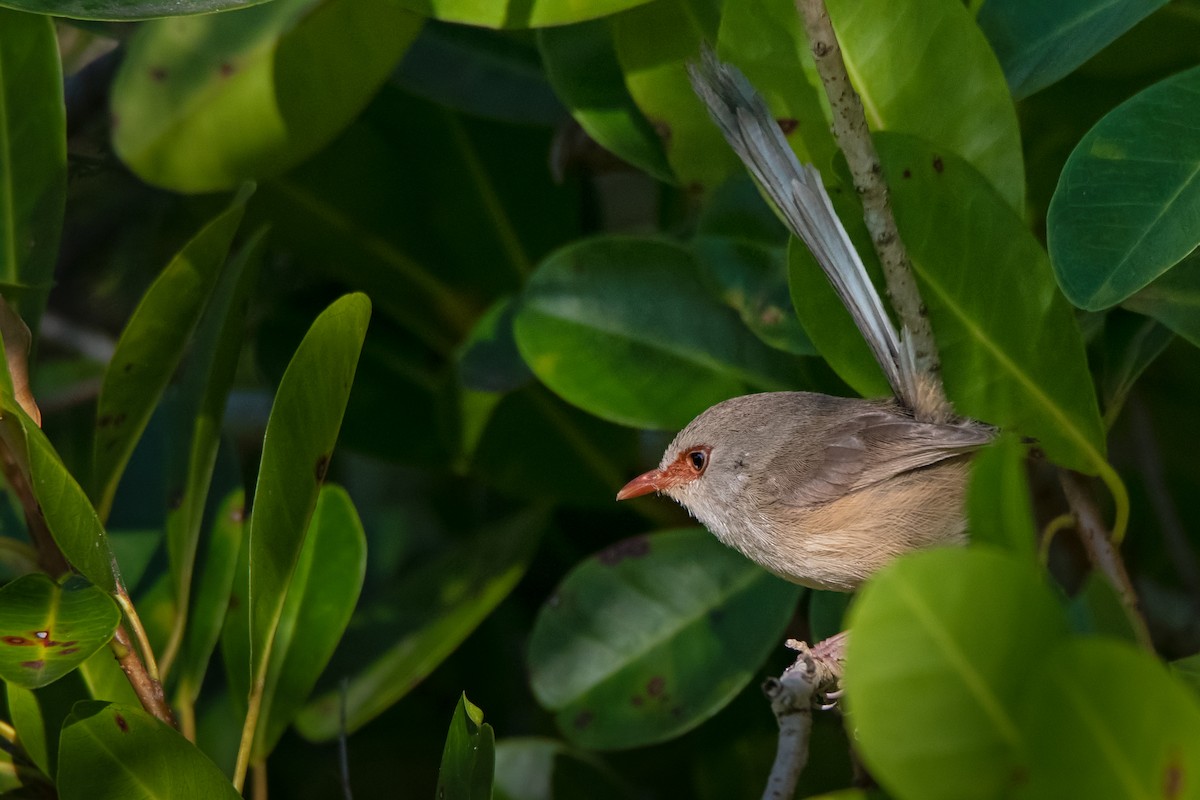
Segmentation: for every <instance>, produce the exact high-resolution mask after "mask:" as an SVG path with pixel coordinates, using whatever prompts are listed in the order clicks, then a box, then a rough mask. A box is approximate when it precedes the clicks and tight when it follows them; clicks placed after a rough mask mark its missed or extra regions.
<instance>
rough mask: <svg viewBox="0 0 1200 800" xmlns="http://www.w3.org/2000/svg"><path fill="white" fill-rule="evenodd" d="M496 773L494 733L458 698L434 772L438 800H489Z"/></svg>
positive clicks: (467, 702)
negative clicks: (439, 763)
mask: <svg viewBox="0 0 1200 800" xmlns="http://www.w3.org/2000/svg"><path fill="white" fill-rule="evenodd" d="M495 769H496V733H495V731H493V730H492V726H491V725H488V724H487V723H485V722H484V721H483V711H482V710H480V708H479V706H477V705H475V704H474V703H472V702H471V701H470V700H468V699H467V696H466V695H465V694H464V695H462V696H461V697H459V698H458V707H457V708H455V709H454V716H453V717H452V718H451V719H450V731H449V733H447V734H446V747H445V749H444V750H443V751H442V766H441V768H440V769H439V770H438V786H437V796H438V798H439V800H441V798H445V799H446V800H491V798H492V778H493V775H494V772H495Z"/></svg>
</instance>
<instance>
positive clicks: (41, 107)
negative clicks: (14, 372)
mask: <svg viewBox="0 0 1200 800" xmlns="http://www.w3.org/2000/svg"><path fill="white" fill-rule="evenodd" d="M5 5H8V3H5ZM62 81H63V76H62V68H61V66H60V62H59V57H58V42H57V40H56V39H55V33H54V22H53V21H52V20H49V19H47V18H45V17H41V16H34V15H31V14H21V13H13V12H11V11H5V10H0V293H3V295H4V298H5V299H6V300H7V301H8V302H9V303H10V304H11V305H12V306H13V308H14V309H15V310H16V311H17V313H19V314H20V315H21V317H22V318H23V319H24V320H25V324H26V325H28V326H29V327H30V328H31V329H32V330H34V331H36V330H37V327H38V319H39V318H40V317H41V315H42V309H43V308H44V307H45V304H46V295H47V294H48V293H49V292H50V285H51V283H52V282H53V279H54V264H55V260H56V258H57V256H58V240H59V235H60V233H61V232H62V223H63V209H64V207H65V204H66V198H67V141H66V130H67V123H66V112H65V109H64V108H63V90H62Z"/></svg>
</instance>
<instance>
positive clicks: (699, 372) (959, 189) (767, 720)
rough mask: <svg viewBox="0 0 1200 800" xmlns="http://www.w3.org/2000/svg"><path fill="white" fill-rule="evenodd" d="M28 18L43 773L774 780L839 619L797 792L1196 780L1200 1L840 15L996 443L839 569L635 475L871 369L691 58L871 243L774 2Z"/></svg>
mask: <svg viewBox="0 0 1200 800" xmlns="http://www.w3.org/2000/svg"><path fill="white" fill-rule="evenodd" d="M0 5H3V6H4V8H2V9H0V293H2V294H3V298H4V301H5V303H4V304H3V305H0V335H2V336H3V339H4V344H5V352H6V355H7V367H6V369H4V370H3V371H0V462H2V465H3V471H4V479H5V480H4V485H5V488H6V497H7V499H8V502H7V503H6V504H4V507H3V509H0V523H2V527H0V533H2V534H3V535H2V536H0V571H2V572H3V575H2V577H3V579H4V580H5V581H6V583H5V584H4V585H3V586H0V678H2V679H3V682H4V685H5V689H6V701H7V702H6V712H5V713H4V715H3V724H0V740H2V743H3V745H4V746H3V748H2V753H3V754H2V755H0V762H2V763H0V766H2V767H3V768H2V769H0V784H2V785H3V786H4V787H5V788H6V789H8V790H10V791H11V792H12V793H13V794H12V796H22V797H46V796H62V797H64V798H92V799H99V800H104V799H105V798H113V799H114V800H116V798H125V797H131V796H146V797H172V798H180V797H197V798H201V797H202V798H209V797H222V796H229V797H234V796H237V795H238V792H239V790H242V789H243V788H244V789H245V791H246V794H247V795H248V796H249V795H251V794H254V793H255V792H256V791H257V790H261V789H262V788H263V787H265V786H267V785H269V786H270V790H271V791H272V792H273V793H274V794H275V795H276V796H279V797H297V798H303V797H329V796H337V795H338V794H339V793H341V792H343V791H344V787H343V782H345V783H346V784H348V786H349V787H352V789H353V793H354V796H355V797H358V798H369V797H381V798H382V797H396V796H410V795H411V796H431V795H433V794H434V793H435V792H438V796H439V797H447V798H468V797H470V798H486V797H489V796H491V797H496V798H511V799H512V800H541V798H550V797H561V798H567V797H605V798H609V797H662V798H676V797H698V798H714V799H715V798H741V797H756V796H758V795H759V793H760V792H761V790H762V786H763V785H764V782H765V779H766V775H767V772H768V770H769V768H770V764H771V760H772V758H773V755H774V749H775V739H776V735H775V734H776V728H775V720H774V718H773V717H772V715H771V713H770V711H769V709H768V707H767V704H766V703H765V702H764V701H763V699H762V697H761V694H760V692H759V689H758V684H759V683H760V682H761V681H762V679H763V678H765V677H767V676H770V675H775V674H778V673H779V672H780V670H781V669H782V668H783V667H785V666H786V665H787V664H788V663H789V662H790V660H791V657H792V655H793V654H792V653H791V652H790V651H788V650H786V649H784V647H783V641H784V640H785V639H786V638H788V637H796V638H801V639H807V640H810V641H811V640H816V639H818V638H821V637H823V636H826V635H830V634H832V633H834V632H836V631H838V630H841V629H842V628H843V627H844V626H845V625H847V624H848V625H850V626H851V628H852V629H853V631H854V636H853V638H852V640H851V649H850V652H849V656H848V662H847V665H846V671H847V686H848V692H847V695H846V698H845V700H844V702H843V703H842V707H841V709H840V710H839V711H833V712H828V713H819V714H818V715H817V720H816V725H815V730H814V734H813V740H812V743H811V757H810V762H809V766H808V768H807V770H806V772H805V774H804V777H803V780H802V786H801V794H802V795H803V796H810V795H816V794H820V793H822V792H833V791H837V790H843V789H844V790H846V793H845V794H844V795H841V796H845V797H851V796H866V793H865V792H863V793H862V794H861V795H860V794H859V792H860V790H858V789H850V788H848V787H850V786H851V785H852V784H853V782H854V780H855V779H854V775H855V774H858V775H859V777H861V776H862V774H864V773H863V770H862V767H865V771H866V772H867V773H869V774H870V775H871V776H872V778H873V779H874V781H876V782H877V783H878V786H879V787H880V788H879V790H878V791H881V792H883V793H884V794H885V795H886V796H893V797H897V798H943V797H944V798H971V797H998V796H1008V795H1020V796H1030V797H1165V798H1180V797H1200V697H1198V696H1197V691H1198V689H1200V659H1197V658H1195V657H1193V654H1195V653H1197V651H1200V622H1198V620H1200V614H1198V613H1197V611H1198V610H1200V558H1198V557H1197V553H1198V550H1200V548H1198V546H1197V545H1198V539H1197V533H1196V531H1197V530H1200V499H1198V498H1200V492H1198V491H1197V489H1198V488H1200V472H1198V471H1197V470H1196V469H1195V466H1194V460H1193V456H1194V450H1195V442H1196V440H1197V434H1198V433H1200V424H1198V423H1197V418H1196V411H1195V409H1196V408H1197V404H1198V403H1200V369H1198V368H1197V359H1196V350H1195V348H1196V347H1198V346H1200V305H1198V304H1197V301H1196V298H1197V296H1198V294H1197V292H1198V291H1200V290H1198V288H1197V286H1198V284H1197V281H1198V280H1200V250H1197V245H1198V244H1200V178H1198V177H1197V176H1198V175H1200V49H1198V48H1197V42H1200V2H1197V1H1196V0H1173V2H1165V1H1164V0H1112V1H1111V2H1107V3H1103V4H1096V3H1094V2H1091V0H1058V2H1054V3H1044V2H1036V0H972V2H968V3H966V4H965V5H964V4H963V3H962V2H959V1H958V0H892V1H891V2H887V3H882V2H877V3H865V2H854V0H828V2H827V5H828V8H829V13H830V16H831V18H832V21H833V24H834V27H835V29H836V31H837V34H838V37H839V40H840V42H841V45H842V48H843V54H844V57H845V60H846V63H847V67H848V69H849V73H850V75H851V76H852V78H853V80H854V82H855V85H856V88H857V89H858V91H859V93H860V94H861V96H862V98H863V103H864V106H865V109H866V113H867V119H868V122H869V124H870V125H871V127H872V129H873V130H874V131H875V133H876V143H877V147H878V149H879V152H880V156H881V159H882V162H883V166H884V172H885V174H886V177H887V179H888V180H889V182H890V184H891V190H892V192H891V198H892V205H893V208H894V211H895V214H896V216H897V219H898V222H899V227H900V230H901V233H902V235H903V238H904V241H905V244H906V245H907V247H908V249H909V251H910V253H911V255H912V257H913V261H914V269H915V274H916V277H917V281H918V284H919V285H920V289H921V292H922V296H923V299H924V302H925V304H926V306H927V309H928V313H929V316H930V319H931V320H932V324H933V328H934V332H935V335H936V337H937V339H938V342H939V347H940V350H941V356H942V361H943V377H944V379H945V383H946V388H947V391H948V393H949V395H950V398H951V400H952V401H953V402H954V403H955V405H956V408H957V409H958V410H959V411H960V412H961V413H963V414H967V415H970V416H973V417H976V418H978V419H982V420H986V421H988V422H991V423H993V424H996V425H998V426H999V427H1001V428H1002V429H1003V430H1004V431H1005V435H1004V436H1002V437H1001V438H1000V439H999V441H998V442H997V443H996V444H995V445H994V446H992V447H990V448H989V449H988V450H987V451H986V452H984V453H983V454H982V455H981V456H980V457H979V458H978V459H977V461H976V464H975V470H974V476H973V480H972V486H971V491H970V499H969V513H970V518H971V530H972V539H973V541H972V545H971V546H970V547H968V548H966V549H963V550H945V551H938V552H931V553H923V554H917V555H914V556H910V557H906V558H904V559H902V560H900V561H899V562H897V563H896V564H895V565H894V566H892V567H890V568H889V569H887V570H885V571H884V572H883V573H881V574H880V575H879V576H878V577H877V579H875V580H873V581H872V582H870V583H869V584H868V586H867V587H866V588H864V589H863V590H862V591H861V592H860V593H859V595H858V596H857V597H856V598H854V599H853V600H851V599H850V598H847V597H845V596H842V595H837V594H829V593H820V592H810V591H807V590H802V589H801V588H800V587H797V586H793V585H790V584H787V583H785V582H783V581H781V580H779V579H777V578H775V577H772V576H770V575H768V574H766V573H764V572H763V571H761V570H760V569H759V568H758V567H756V566H754V565H753V564H751V563H750V562H748V561H746V560H745V559H744V558H742V557H741V556H740V555H738V554H737V553H735V552H733V551H731V550H728V549H726V548H724V547H723V546H721V545H720V544H719V543H717V542H716V541H715V540H714V539H713V538H712V537H711V536H710V535H709V534H708V533H707V532H705V531H703V530H701V529H699V528H696V527H695V526H694V524H692V523H691V522H690V520H689V519H688V518H687V516H686V514H685V513H683V512H682V511H681V510H680V509H678V508H676V507H675V506H674V505H672V504H669V503H668V502H667V501H665V500H662V499H655V498H648V499H643V500H638V501H634V502H631V503H629V504H623V505H622V506H618V505H617V504H616V503H615V502H614V500H613V497H614V495H615V493H616V491H617V489H618V488H619V487H620V486H621V485H622V484H623V483H624V482H625V481H626V480H627V479H628V478H630V477H632V476H633V475H635V474H637V473H639V472H641V471H643V470H645V469H647V468H648V467H649V466H651V465H653V464H655V463H657V461H658V458H659V454H660V453H661V451H662V447H663V446H664V445H665V444H666V442H667V441H669V438H670V436H671V435H672V434H673V432H674V431H675V430H676V429H678V428H679V427H680V426H682V425H684V424H685V423H686V422H687V421H688V420H689V419H691V418H692V417H693V416H694V415H695V414H697V413H699V412H700V411H702V410H704V409H705V408H707V407H708V406H709V405H711V404H713V403H715V402H717V401H720V400H722V399H725V398H728V397H731V396H735V395H738V394H744V393H748V392H754V391H770V390H781V389H806V390H814V391H824V392H829V393H835V394H847V393H854V392H858V393H863V394H866V395H879V394H882V393H884V392H886V383H885V382H884V380H883V378H882V375H881V374H880V372H879V370H878V367H877V365H875V364H874V362H873V361H872V359H871V356H870V355H869V353H868V351H867V350H866V348H865V346H864V344H863V342H862V340H861V337H860V336H859V335H858V333H857V332H856V331H855V330H854V329H853V326H852V323H851V322H850V320H849V318H848V316H847V315H846V314H845V312H844V310H843V309H841V308H840V306H839V305H838V303H837V301H836V299H835V297H834V295H833V293H832V290H831V289H830V288H829V286H828V285H827V284H826V283H825V281H824V278H823V277H822V276H821V275H820V273H819V272H818V271H817V270H816V268H815V265H814V264H813V262H812V259H811V257H810V256H809V254H808V253H807V251H806V250H805V249H804V247H803V246H802V245H799V244H798V243H797V242H796V241H790V242H789V240H788V237H787V235H786V232H785V231H784V228H783V227H782V225H781V224H780V223H779V221H778V220H777V219H776V218H775V216H774V214H773V213H772V211H771V210H770V209H769V207H767V205H766V204H765V203H764V202H763V200H762V199H761V198H760V196H759V194H758V193H757V191H756V189H755V187H754V185H753V184H752V183H751V182H750V181H749V179H748V178H747V177H746V175H745V173H744V170H743V169H742V167H741V165H740V164H739V163H738V162H737V159H736V158H735V157H734V156H733V154H732V152H731V151H730V150H729V148H728V147H727V146H726V144H725V143H724V141H723V140H722V139H721V136H720V134H719V133H718V131H717V129H716V128H715V127H714V126H713V125H712V124H711V122H710V121H709V120H708V118H707V116H706V114H705V112H704V109H703V107H702V106H701V105H700V104H699V102H698V101H697V99H696V98H695V97H694V96H693V94H692V92H691V89H690V87H689V85H688V82H687V78H686V73H685V67H686V64H687V63H688V62H689V61H693V60H695V59H696V58H697V57H698V54H699V52H700V48H701V45H702V43H708V44H709V45H711V46H713V47H714V48H715V50H716V52H717V54H718V55H719V56H720V57H721V58H722V59H724V60H727V61H729V62H731V63H734V64H736V65H738V66H739V67H740V68H741V69H742V70H743V71H744V72H745V73H746V75H747V76H748V77H749V79H750V80H751V81H752V82H753V83H754V84H755V85H756V86H757V87H758V88H759V90H760V91H761V92H762V93H763V94H764V96H765V97H766V99H767V100H768V102H769V104H770V106H771V109H772V111H773V113H774V114H775V115H776V116H777V117H778V119H779V120H780V124H781V126H782V127H783V129H784V131H785V132H786V133H787V134H788V137H789V141H790V142H791V144H792V145H793V147H794V149H795V150H796V152H797V154H798V155H799V156H800V158H801V159H802V160H804V161H809V162H812V163H814V164H815V165H816V166H817V167H818V169H819V170H820V171H821V172H822V174H823V176H824V178H825V180H826V182H827V184H828V186H829V188H830V191H831V194H832V195H833V197H834V201H835V204H836V205H837V206H838V209H839V212H840V214H841V216H842V218H843V219H844V220H845V222H846V225H847V227H848V228H849V229H850V231H851V233H852V235H853V236H854V237H856V240H857V243H858V246H859V250H860V252H862V254H863V256H864V258H865V259H866V260H867V261H868V264H869V268H870V269H872V270H875V271H877V269H876V267H877V265H876V264H874V263H873V258H874V256H873V253H872V251H871V248H870V243H869V241H867V236H866V233H865V227H864V226H863V223H862V210H861V207H860V206H859V203H858V200H857V197H856V195H855V192H854V191H853V186H852V184H851V182H850V179H849V173H848V171H847V167H846V163H845V161H844V159H843V157H842V156H841V155H840V153H839V152H838V149H837V146H836V143H835V141H834V139H833V136H832V134H831V133H830V131H829V121H828V114H829V104H828V101H827V100H826V99H825V96H824V93H823V91H822V88H821V84H820V81H819V80H818V78H817V76H816V73H815V71H814V66H813V63H812V59H811V56H810V54H809V52H808V47H807V42H806V40H805V36H804V34H803V32H802V31H803V28H802V25H801V23H800V20H799V18H798V16H797V13H796V10H795V8H794V7H793V4H792V2H790V0H726V1H725V2H721V0H652V2H646V0H528V1H527V2H509V3H503V2H498V1H497V2H492V3H480V2H477V0H268V2H260V3H256V4H248V3H246V2H242V1H241V0H200V1H198V2H185V3H180V2H176V1H175V0H3V1H2V2H0ZM235 7H236V8H235ZM231 9H232V10H231ZM218 11H219V12H220V13H206V12H218ZM18 315H19V317H20V320H23V321H24V323H25V326H27V328H28V330H26V329H25V327H24V326H22V324H21V322H20V320H18V319H17V316H18ZM26 345H30V347H29V349H28V353H29V355H28V358H26V355H25V353H26V349H27V348H26ZM26 371H27V372H28V377H26ZM335 443H336V445H337V446H336V449H335V446H334V445H335ZM1059 470H1072V471H1074V472H1075V473H1079V474H1082V475H1084V476H1087V478H1086V480H1085V481H1083V482H1082V483H1081V484H1079V485H1082V486H1083V487H1084V489H1085V492H1084V494H1085V495H1086V494H1087V493H1088V492H1090V493H1091V496H1092V502H1093V503H1094V505H1095V506H1096V509H1093V510H1098V511H1099V513H1100V515H1101V516H1103V517H1104V519H1105V520H1106V521H1107V525H1108V527H1109V528H1111V534H1112V536H1113V537H1114V540H1115V541H1117V542H1118V543H1120V544H1121V552H1122V554H1123V556H1124V558H1125V563H1126V566H1127V568H1128V572H1129V573H1130V575H1131V576H1132V581H1131V585H1132V587H1133V588H1134V589H1135V590H1136V592H1137V594H1138V597H1139V599H1140V612H1141V613H1140V614H1139V613H1133V612H1131V610H1130V609H1129V608H1128V607H1127V606H1126V605H1123V603H1122V595H1121V592H1120V588H1121V587H1119V586H1114V585H1113V584H1112V583H1111V582H1110V580H1109V579H1108V578H1107V577H1106V575H1111V574H1114V570H1113V569H1112V568H1111V567H1110V568H1109V569H1108V570H1096V569H1093V567H1092V565H1091V563H1090V561H1089V557H1088V555H1087V554H1086V553H1085V548H1083V547H1082V546H1081V544H1080V539H1079V537H1077V536H1075V535H1074V533H1073V523H1072V520H1071V518H1070V517H1069V516H1067V515H1068V514H1069V512H1070V509H1069V508H1068V504H1067V503H1066V501H1065V500H1064V496H1063V493H1062V491H1061V489H1060V486H1059V477H1058V476H1059V472H1058V471H1059ZM1075 510H1076V511H1078V510H1079V509H1078V507H1076V509H1075ZM68 565H69V567H70V568H69V569H68ZM1119 572H1120V570H1119V569H1118V570H1116V573H1119ZM1143 620H1144V621H1143ZM143 629H144V635H143ZM1151 639H1152V642H1151V641H1150V640H1151ZM151 654H153V657H151ZM114 656H116V658H114ZM118 659H119V661H118ZM122 669H124V670H125V672H126V673H128V674H129V675H130V678H129V679H127V677H126V674H124V673H123V672H122ZM156 675H157V677H158V678H159V679H161V685H162V687H163V689H164V690H165V699H164V698H157V697H156V693H155V687H156V685H157V683H156V681H155V677H156ZM468 698H469V700H468ZM481 709H482V711H481ZM485 715H486V722H485V721H484V718H485ZM447 731H449V732H448V734H447ZM851 745H853V749H854V751H855V753H856V755H857V758H856V759H852V757H851ZM852 761H857V762H859V763H858V767H856V766H855V765H854V764H853V763H852ZM439 764H440V769H439ZM235 787H236V788H235ZM136 792H142V794H136Z"/></svg>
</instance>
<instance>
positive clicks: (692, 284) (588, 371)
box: [516, 237, 805, 428]
mask: <svg viewBox="0 0 1200 800" xmlns="http://www.w3.org/2000/svg"><path fill="white" fill-rule="evenodd" d="M516 337H517V346H518V347H519V348H520V350H521V355H522V356H523V357H524V358H525V361H526V363H528V364H529V366H530V368H532V369H533V372H534V374H535V375H537V376H538V378H539V379H540V380H541V381H542V382H543V383H545V384H546V385H547V386H549V387H550V388H551V389H553V390H554V391H555V392H556V393H557V394H559V395H561V396H562V397H563V398H564V399H566V400H567V401H569V402H571V403H574V404H575V405H578V406H579V407H581V408H583V409H585V410H587V411H590V412H591V413H593V414H596V415H597V416H600V417H603V418H605V419H608V420H612V421H614V422H618V423H622V424H626V425H635V426H639V427H645V428H673V427H682V426H683V425H684V424H685V423H687V421H688V420H690V419H691V418H692V417H694V416H695V415H696V414H699V413H700V412H701V411H703V410H705V409H706V408H708V407H709V406H711V405H713V404H714V403H717V402H719V401H721V400H724V399H726V398H729V397H733V396H735V395H741V394H746V393H748V392H753V391H770V390H777V389H792V388H799V387H801V386H803V382H804V381H803V379H804V377H805V375H804V362H803V361H802V360H800V359H795V358H791V357H788V356H786V355H785V354H783V353H780V352H778V351H776V350H773V349H771V348H768V347H767V346H765V345H764V344H763V343H762V342H760V341H759V340H758V339H757V338H755V337H754V335H753V334H751V333H750V331H748V330H747V329H746V328H745V326H744V325H743V324H742V322H741V320H740V319H738V316H737V315H736V314H735V313H734V312H733V311H732V310H731V309H730V308H728V307H726V306H724V305H723V304H721V303H720V302H719V301H718V300H717V299H716V298H715V297H713V296H712V295H711V294H709V293H708V291H707V289H706V288H705V287H704V285H703V284H702V283H701V281H700V270H699V266H698V264H697V263H696V261H695V259H694V257H693V256H692V255H691V254H690V253H689V252H688V251H687V250H685V249H684V248H682V247H680V246H678V245H675V244H671V243H670V242H667V241H663V240H656V239H634V238H625V237H619V238H618V237H608V238H603V239H592V240H589V241H584V242H580V243H578V244H575V245H572V246H570V247H567V248H565V249H563V250H560V251H559V252H557V253H555V254H553V255H551V256H550V257H549V258H548V259H546V261H545V262H543V263H542V265H541V266H540V267H539V268H538V271H537V272H536V273H535V274H534V276H533V278H532V279H531V280H530V281H529V285H528V287H527V289H526V294H525V297H524V301H523V304H522V307H521V309H520V311H519V312H518V313H517V319H516Z"/></svg>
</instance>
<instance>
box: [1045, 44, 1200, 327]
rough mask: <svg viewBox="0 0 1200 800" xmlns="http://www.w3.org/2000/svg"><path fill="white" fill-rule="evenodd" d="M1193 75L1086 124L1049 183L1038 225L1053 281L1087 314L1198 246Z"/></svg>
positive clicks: (1199, 165)
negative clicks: (1053, 184)
mask: <svg viewBox="0 0 1200 800" xmlns="http://www.w3.org/2000/svg"><path fill="white" fill-rule="evenodd" d="M1197 98H1200V67H1196V68H1193V69H1190V70H1187V71H1185V72H1182V73H1180V74H1178V75H1175V76H1173V77H1171V78H1168V79H1166V80H1163V81H1160V82H1158V83H1156V84H1154V85H1153V86H1151V87H1150V88H1148V89H1145V90H1143V91H1141V92H1139V93H1138V94H1137V95H1135V96H1134V97H1133V98H1131V99H1130V100H1127V101H1126V102H1124V103H1122V104H1121V105H1120V106H1118V107H1117V108H1116V109H1114V110H1113V111H1111V112H1109V113H1108V114H1107V115H1106V116H1105V117H1104V118H1103V119H1102V120H1100V121H1099V122H1098V123H1096V125H1095V127H1093V128H1092V129H1091V130H1090V131H1088V133H1087V135H1086V136H1084V137H1083V139H1082V141H1080V142H1079V144H1078V145H1076V147H1075V150H1074V152H1072V153H1071V157H1070V158H1068V159H1067V164H1066V166H1065V167H1064V168H1063V171H1062V175H1061V176H1060V177H1059V182H1058V188H1057V189H1056V190H1055V192H1054V197H1053V199H1052V200H1051V201H1050V210H1049V212H1048V214H1047V219H1046V240H1047V244H1048V246H1049V249H1050V260H1051V263H1052V264H1053V265H1054V271H1055V275H1057V277H1058V282H1059V284H1060V285H1061V286H1062V288H1063V292H1064V293H1065V294H1066V295H1067V298H1068V299H1069V300H1070V301H1071V302H1072V303H1074V304H1075V305H1077V306H1079V307H1080V308H1085V309H1089V310H1099V309H1103V308H1108V307H1110V306H1113V305H1116V304H1117V303H1120V302H1121V301H1122V300H1125V299H1126V298H1127V297H1129V296H1130V295H1132V294H1133V293H1134V292H1136V291H1138V290H1139V289H1141V288H1142V287H1144V286H1146V285H1147V284H1149V283H1150V282H1151V281H1153V280H1154V279H1155V278H1157V277H1158V276H1160V275H1162V274H1163V273H1164V272H1166V271H1167V270H1168V269H1170V268H1171V267H1172V266H1174V265H1175V264H1177V263H1178V262H1179V261H1181V260H1182V259H1183V258H1184V257H1185V256H1186V255H1188V253H1190V252H1192V251H1193V250H1195V249H1196V245H1197V244H1200V232H1197V230H1196V225H1195V220H1196V219H1197V217H1198V216H1200V135H1197V134H1198V132H1200V103H1198V102H1197Z"/></svg>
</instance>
